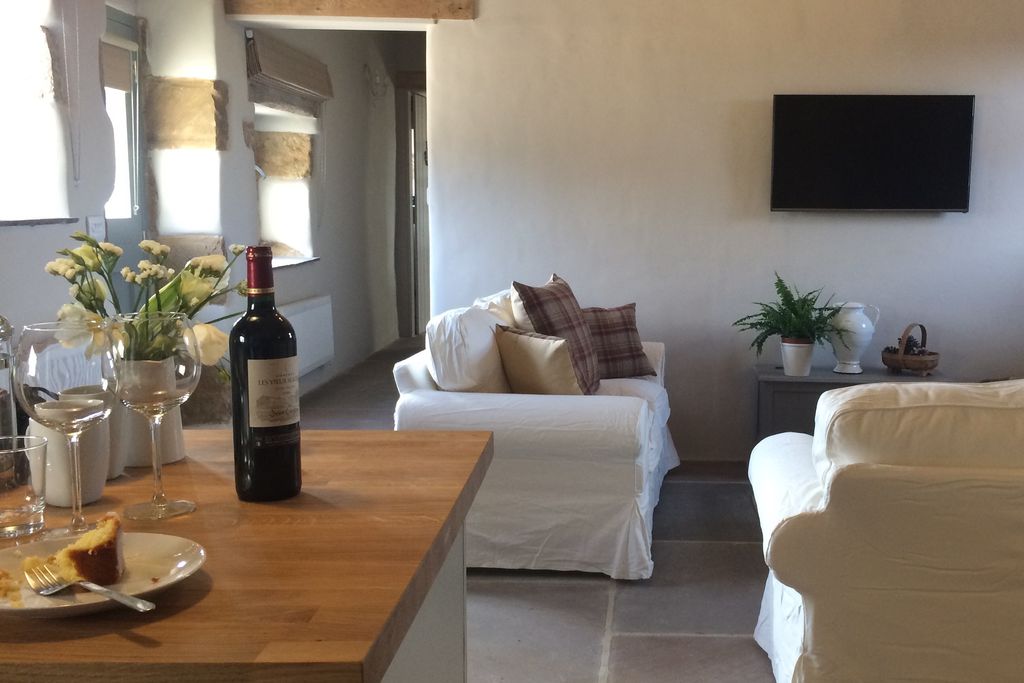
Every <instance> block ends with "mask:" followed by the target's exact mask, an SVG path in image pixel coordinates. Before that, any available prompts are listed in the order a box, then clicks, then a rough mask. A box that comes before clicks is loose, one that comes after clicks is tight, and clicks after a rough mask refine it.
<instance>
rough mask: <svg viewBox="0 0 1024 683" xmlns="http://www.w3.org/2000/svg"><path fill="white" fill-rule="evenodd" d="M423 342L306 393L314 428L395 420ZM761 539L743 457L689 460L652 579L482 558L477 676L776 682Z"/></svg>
mask: <svg viewBox="0 0 1024 683" xmlns="http://www.w3.org/2000/svg"><path fill="white" fill-rule="evenodd" d="M421 348H423V341H422V339H421V338H419V339H412V340H400V341H399V342H396V343H395V344H393V345H391V346H390V347H388V348H387V349H384V350H382V351H379V352H378V353H375V354H374V355H373V356H371V357H370V358H369V359H367V361H365V362H364V363H361V364H359V365H357V366H356V367H354V368H352V369H351V370H350V371H348V372H346V373H343V374H342V375H340V376H339V377H337V378H336V379H334V380H332V381H331V382H329V383H328V385H327V386H324V387H321V388H320V389H318V390H316V391H313V392H310V393H309V394H307V395H306V396H304V397H303V399H302V406H301V410H302V425H303V427H305V428H307V429H391V428H392V426H393V418H392V415H393V411H394V404H395V401H396V400H397V398H398V395H397V390H396V389H395V387H394V382H393V380H392V376H391V367H392V366H393V365H394V363H395V362H396V361H397V360H399V359H401V358H404V357H406V356H409V355H411V354H412V353H415V352H416V351H417V350H419V349H421ZM760 544H761V532H760V529H759V527H758V524H757V513H756V510H755V508H754V502H753V496H752V494H751V491H750V485H749V484H748V483H747V482H746V477H745V473H744V472H743V469H742V466H734V467H727V466H717V467H716V466H711V467H699V466H696V465H687V464H685V463H684V465H683V466H681V467H680V468H677V470H676V471H673V472H670V473H669V476H668V478H666V480H665V484H664V486H663V487H662V492H661V501H660V503H659V504H658V507H657V508H656V509H655V513H654V575H653V576H652V577H651V578H650V579H648V580H646V581H616V580H613V579H609V578H607V577H604V576H601V575H591V574H584V573H575V572H529V571H501V570H481V569H471V570H469V572H468V577H467V587H468V600H467V620H468V630H467V638H468V658H469V662H468V665H469V682H470V683H668V682H671V683H689V682H690V681H701V682H707V683H760V682H762V681H763V682H765V683H768V682H771V681H772V680H773V678H772V673H771V665H770V662H769V661H768V657H767V656H766V655H765V654H764V652H762V651H761V649H760V648H759V647H758V646H757V645H756V644H755V643H754V641H753V639H752V638H751V633H752V631H753V628H754V624H755V622H756V621H757V612H758V608H759V606H760V596H761V591H762V589H763V588H764V581H765V578H766V576H767V571H766V569H765V566H764V561H763V559H762V556H761V545H760ZM424 683H434V682H424ZM437 683H441V682H437Z"/></svg>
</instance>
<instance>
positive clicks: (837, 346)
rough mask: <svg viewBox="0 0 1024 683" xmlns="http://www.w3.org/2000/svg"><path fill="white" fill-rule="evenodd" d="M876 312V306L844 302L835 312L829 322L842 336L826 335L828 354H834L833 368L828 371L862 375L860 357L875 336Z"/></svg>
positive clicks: (834, 333)
mask: <svg viewBox="0 0 1024 683" xmlns="http://www.w3.org/2000/svg"><path fill="white" fill-rule="evenodd" d="M879 313H880V311H879V310H878V307H877V306H871V305H869V304H861V303H857V302H856V301H848V302H846V303H845V304H843V305H842V306H841V307H840V309H839V313H837V314H836V317H835V318H833V319H832V324H833V325H834V326H835V327H836V328H837V329H839V330H842V331H843V333H842V335H839V334H838V333H836V332H833V333H832V334H830V335H829V341H830V342H831V343H832V352H833V353H834V354H835V355H836V361H838V362H837V363H836V366H835V367H834V368H832V372H839V373H842V374H844V375H859V374H860V373H862V372H864V368H862V367H861V366H860V357H861V356H862V355H864V350H865V349H866V348H867V347H868V344H870V343H871V338H872V337H873V336H874V335H875V323H877V322H878V316H879Z"/></svg>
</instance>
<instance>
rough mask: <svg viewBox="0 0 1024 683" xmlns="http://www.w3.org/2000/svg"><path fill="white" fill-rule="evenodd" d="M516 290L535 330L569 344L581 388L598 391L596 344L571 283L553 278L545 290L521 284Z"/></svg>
mask: <svg viewBox="0 0 1024 683" xmlns="http://www.w3.org/2000/svg"><path fill="white" fill-rule="evenodd" d="M512 287H513V289H515V291H516V293H517V294H518V295H519V299H520V300H521V301H522V304H523V308H524V309H525V310H526V315H527V316H528V317H529V319H530V323H531V324H532V325H533V330H532V331H533V332H537V333H538V334H545V335H548V336H551V337H562V338H563V339H565V340H566V341H567V342H569V354H570V356H571V357H572V366H573V369H574V370H575V371H576V379H577V381H578V382H579V385H580V389H581V390H582V391H583V393H584V394H592V393H594V392H595V391H597V388H598V386H600V384H601V376H600V375H599V374H598V368H597V354H595V353H594V342H593V340H592V339H591V338H590V328H589V327H587V321H586V320H584V319H583V311H582V310H580V305H579V303H578V302H577V301H576V297H575V296H573V293H572V289H570V288H569V283H567V282H566V281H565V280H563V279H562V278H560V277H558V276H557V275H552V276H551V279H550V280H548V282H547V284H546V285H544V286H543V287H531V286H529V285H524V284H522V283H521V282H513V283H512Z"/></svg>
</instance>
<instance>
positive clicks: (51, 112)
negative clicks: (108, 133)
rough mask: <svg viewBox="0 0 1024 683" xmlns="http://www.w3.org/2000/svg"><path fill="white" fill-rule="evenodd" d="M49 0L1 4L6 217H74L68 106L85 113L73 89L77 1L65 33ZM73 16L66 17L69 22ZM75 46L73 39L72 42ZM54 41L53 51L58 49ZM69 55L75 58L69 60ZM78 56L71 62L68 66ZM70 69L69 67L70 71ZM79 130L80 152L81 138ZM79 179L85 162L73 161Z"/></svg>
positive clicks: (0, 200) (1, 171) (2, 207)
mask: <svg viewBox="0 0 1024 683" xmlns="http://www.w3.org/2000/svg"><path fill="white" fill-rule="evenodd" d="M49 11H50V3H49V2H26V3H14V2H10V3H3V6H2V7H0V60H2V63H3V64H4V65H5V66H4V68H3V69H0V92H2V93H3V100H4V106H3V107H0V146H2V148H3V150H4V155H3V159H2V160H0V187H2V188H3V192H2V193H0V221H2V222H8V223H33V222H46V221H47V220H50V219H63V218H65V217H67V216H68V191H67V180H68V170H69V169H68V161H69V160H68V155H67V151H68V150H67V148H66V145H65V131H66V122H65V116H64V110H65V106H64V105H65V104H66V105H67V106H66V110H67V111H68V113H69V114H70V117H71V118H72V119H74V118H77V116H78V108H77V97H72V98H71V100H70V101H68V96H67V94H68V92H69V91H70V92H72V93H74V92H75V89H76V88H77V86H78V82H77V76H76V73H75V66H76V64H77V59H78V56H77V45H76V44H75V41H76V40H77V23H78V8H77V4H76V3H69V7H68V9H67V11H68V16H67V17H64V16H63V13H64V8H63V6H62V10H61V13H60V15H59V16H60V19H61V23H62V24H63V26H64V27H65V28H66V30H64V31H60V32H59V34H58V33H57V32H50V33H49V35H50V40H49V41H48V40H47V35H48V32H47V30H45V29H43V28H41V25H42V24H43V23H44V22H45V21H46V20H47V16H48V14H49ZM65 20H66V21H65ZM68 43H70V44H68ZM51 46H52V47H53V53H51ZM62 53H67V54H69V55H70V56H71V59H70V60H62V59H61V58H60V55H61V54H62ZM65 61H70V62H71V64H70V66H69V65H68V64H65V63H64V62H65ZM62 67H63V68H62ZM74 132H75V131H74V129H72V138H71V145H72V151H74V150H75V146H76V145H77V138H76V137H75V136H74ZM72 161H73V162H75V163H73V164H72V166H73V169H72V170H73V172H74V174H75V176H76V177H77V170H78V169H77V159H73V160H72Z"/></svg>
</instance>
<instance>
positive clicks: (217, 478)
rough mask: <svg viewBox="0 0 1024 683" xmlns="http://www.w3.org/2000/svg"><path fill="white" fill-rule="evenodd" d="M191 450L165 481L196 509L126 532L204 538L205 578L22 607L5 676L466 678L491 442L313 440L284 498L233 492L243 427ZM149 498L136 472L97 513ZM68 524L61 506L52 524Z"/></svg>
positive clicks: (7, 641)
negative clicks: (469, 523) (82, 607)
mask: <svg viewBox="0 0 1024 683" xmlns="http://www.w3.org/2000/svg"><path fill="white" fill-rule="evenodd" d="M185 442H186V452H187V456H188V457H186V458H185V459H184V460H182V461H180V462H178V463H174V464H170V465H166V466H164V468H163V476H164V487H165V490H166V492H167V495H168V497H170V498H173V497H178V496H180V497H184V498H188V499H191V500H194V501H196V502H197V503H198V504H199V507H198V509H197V511H196V512H194V513H192V514H190V515H185V516H182V517H175V518H172V519H169V520H164V521H161V522H137V521H131V520H125V523H124V529H125V532H126V533H132V532H147V533H160V534H170V535H174V536H179V537H183V538H188V539H191V540H192V541H195V542H196V543H199V544H200V545H202V546H203V547H204V548H205V550H206V555H207V559H206V562H205V565H204V566H203V567H202V569H200V570H199V571H198V572H197V573H195V574H193V575H192V576H189V577H188V578H186V579H184V580H182V581H180V582H179V583H177V584H175V585H172V586H169V587H168V588H167V589H166V590H165V591H163V592H160V593H158V594H157V595H155V596H154V597H152V598H151V599H152V600H153V601H154V602H156V604H157V608H156V610H154V611H153V612H150V613H146V614H139V613H135V612H132V611H130V610H128V609H125V608H123V607H113V608H111V609H109V610H107V611H103V612H100V613H96V614H89V615H82V616H73V617H68V618H54V619H28V618H25V617H24V616H19V615H17V614H15V613H14V612H13V610H8V611H7V612H6V613H5V614H3V615H2V616H0V666H2V667H3V672H4V675H3V678H4V680H5V681H22V680H23V681H32V682H33V683H35V682H37V681H40V680H52V679H56V678H58V677H67V678H69V679H74V680H86V681H89V680H96V681H99V680H103V681H110V680H133V681H152V680H186V681H189V682H190V683H193V682H198V681H237V680H289V681H292V680H295V681H300V680H302V681H309V680H331V681H343V682H346V683H347V682H350V681H351V682H360V683H363V682H376V681H384V682H385V683H403V682H405V681H445V682H446V683H447V682H449V681H451V682H457V681H464V680H465V566H464V560H463V548H462V543H463V541H462V526H463V523H464V521H465V518H466V513H467V511H468V510H469V507H470V504H471V503H472V502H473V498H474V496H475V495H476V492H477V490H478V488H479V486H480V484H481V482H482V481H483V478H484V474H485V472H486V470H487V467H488V465H489V464H490V459H491V454H492V438H491V434H490V433H489V432H385V431H365V432H354V431H304V432H303V433H302V475H303V483H302V492H301V493H300V495H298V496H297V497H295V498H292V499H289V500H285V501H279V502H274V503H244V502H241V501H239V500H238V498H237V497H236V495H235V490H234V473H233V460H232V448H231V433H230V431H227V430H188V431H186V440H185ZM143 447H144V446H143ZM151 491H152V476H151V473H150V472H149V470H148V469H144V468H136V469H131V470H128V472H127V474H126V475H125V476H122V477H120V478H119V479H117V480H114V481H111V482H108V483H107V487H106V489H105V491H104V496H103V498H101V499H100V500H99V501H97V502H96V503H93V504H91V505H89V506H87V507H86V508H85V513H86V516H87V518H88V519H89V520H94V519H96V518H97V517H99V516H100V515H101V514H102V513H103V512H105V511H107V510H121V509H122V508H123V507H124V506H125V505H126V504H129V503H134V502H139V501H142V500H146V499H148V497H149V496H150V494H151ZM65 518H66V511H64V510H61V509H59V508H48V509H47V525H48V526H58V525H60V524H61V523H62V522H63V521H64V519H65ZM8 545H10V543H8ZM128 570H129V571H130V570H131V566H130V565H129V567H128Z"/></svg>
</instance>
